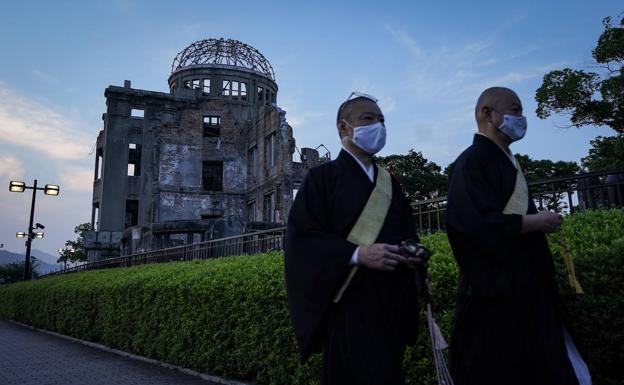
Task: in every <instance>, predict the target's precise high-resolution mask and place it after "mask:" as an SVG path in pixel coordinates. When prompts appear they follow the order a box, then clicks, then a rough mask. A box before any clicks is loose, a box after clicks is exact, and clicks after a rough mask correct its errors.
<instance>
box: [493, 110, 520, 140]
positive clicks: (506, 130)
mask: <svg viewBox="0 0 624 385" xmlns="http://www.w3.org/2000/svg"><path fill="white" fill-rule="evenodd" d="M498 129H499V130H500V131H501V132H502V133H503V134H505V135H507V136H508V137H509V138H510V139H511V140H512V141H513V142H515V141H516V140H520V139H522V138H524V135H526V131H527V119H526V117H524V116H515V115H508V114H504V115H503V123H501V125H500V126H498Z"/></svg>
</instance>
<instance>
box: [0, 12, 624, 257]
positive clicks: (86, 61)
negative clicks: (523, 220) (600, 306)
mask: <svg viewBox="0 0 624 385" xmlns="http://www.w3.org/2000/svg"><path fill="white" fill-rule="evenodd" d="M622 11H624V7H622V6H621V4H619V5H618V2H616V1H605V0H597V1H592V2H591V3H588V2H587V1H522V2H494V1H472V2H459V1H456V2H451V1H437V2H419V1H403V2H401V1H394V2H391V1H386V2H381V1H377V2H371V1H357V2H355V1H353V2H345V1H334V2H323V1H314V2H310V1H307V2H303V1H302V2H297V1H283V2H277V1H276V2H272V1H264V2H259V1H254V2H246V1H236V2H225V1H221V2H216V1H177V2H172V1H139V0H136V1H135V0H115V1H55V2H50V1H21V2H6V3H5V4H3V6H2V12H1V13H0V47H2V48H1V49H2V55H1V60H0V183H1V184H3V185H7V184H8V182H9V180H11V179H20V180H25V181H27V182H28V183H32V180H33V179H35V178H36V179H38V180H39V183H43V184H45V183H56V184H60V185H61V195H60V196H59V197H57V198H52V197H48V196H43V195H40V196H39V198H38V199H37V210H36V217H35V220H36V221H38V222H41V223H43V224H45V225H46V226H47V228H46V237H45V238H44V239H43V240H36V241H34V247H35V248H39V249H42V250H45V251H47V252H50V253H54V252H55V250H56V249H57V248H58V247H61V246H62V245H63V243H64V241H65V240H66V239H70V238H73V228H74V226H75V225H76V224H79V223H82V222H88V221H89V220H90V213H91V209H90V202H91V185H92V179H93V168H94V158H93V155H92V154H90V152H91V151H92V149H93V146H94V144H95V139H96V136H97V134H98V132H99V131H100V129H101V128H102V120H101V116H102V113H103V112H104V111H105V108H106V106H105V99H104V89H105V88H106V87H107V86H108V85H111V84H112V85H123V81H124V80H125V79H129V80H131V81H132V86H133V87H134V88H140V89H147V90H155V91H163V92H167V91H168V89H167V77H168V76H169V73H170V71H171V63H172V61H173V58H174V56H175V55H176V54H177V53H178V52H179V51H181V50H182V49H183V48H184V47H186V46H187V45H189V44H190V43H192V42H194V41H196V40H200V39H204V38H211V37H225V38H234V39H238V40H241V41H243V42H245V43H247V44H250V45H252V46H254V47H255V48H257V49H259V50H260V51H261V52H262V53H263V54H264V55H265V56H266V57H267V59H268V60H269V61H270V62H271V63H272V65H273V67H274V69H275V72H276V77H277V83H278V85H279V92H278V99H277V101H278V105H279V106H280V107H282V108H283V109H285V110H286V111H287V119H288V121H289V122H290V124H291V125H292V126H293V130H294V135H295V138H296V141H297V145H298V147H316V146H318V145H319V144H324V145H325V146H327V147H328V148H329V149H330V151H331V153H332V155H333V156H335V155H336V154H337V152H338V150H339V142H338V137H337V135H336V131H335V111H336V109H337V106H338V105H339V104H340V102H342V101H343V100H344V99H345V98H346V97H347V96H348V95H349V93H350V92H351V91H353V90H359V91H364V92H368V93H371V94H373V95H376V96H377V97H378V98H379V99H380V105H381V107H382V109H383V111H384V113H385V115H386V123H387V127H388V135H389V136H388V142H387V145H386V148H385V149H384V150H383V151H382V153H381V155H388V154H396V153H401V154H402V153H406V152H407V151H408V150H409V149H412V148H413V149H415V150H417V151H422V153H423V154H424V156H425V157H426V158H428V159H430V160H433V161H435V162H436V163H438V164H440V165H441V166H442V167H444V166H446V165H447V164H448V163H449V162H451V161H452V160H453V159H454V158H455V157H456V156H457V155H458V154H459V153H460V152H461V150H462V149H463V148H465V147H466V146H467V145H468V144H469V143H470V142H471V140H472V133H473V132H474V131H475V124H474V118H473V116H472V114H473V112H472V111H473V108H474V103H475V101H476V99H477V97H478V96H479V93H480V92H481V91H482V90H483V89H485V88H486V87H488V86H492V85H500V86H507V87H511V88H513V89H515V90H516V91H517V92H518V94H519V96H520V98H521V99H522V101H523V103H524V108H525V115H526V116H527V118H528V121H529V131H528V134H527V137H526V138H525V139H524V140H522V141H521V142H519V143H517V144H514V145H513V147H512V149H513V150H514V151H516V152H521V153H525V154H529V155H530V156H531V157H533V158H537V159H553V160H571V161H579V160H580V158H581V157H583V156H585V155H586V154H587V150H588V148H589V141H590V140H591V139H593V138H594V137H596V136H597V135H612V134H613V132H612V131H611V130H610V129H608V128H604V127H587V128H583V129H575V128H570V129H565V128H560V127H558V126H562V125H565V124H566V123H567V121H566V119H565V117H562V116H558V117H553V118H551V119H548V120H539V119H538V118H537V117H536V116H535V102H534V95H535V90H536V89H537V88H538V87H539V85H540V84H541V79H542V77H543V76H544V74H545V73H547V72H548V71H550V70H551V69H557V68H563V67H566V66H567V67H572V68H589V67H590V66H591V63H592V60H591V50H592V48H593V47H594V45H595V43H596V40H597V38H598V36H599V34H600V33H601V31H602V24H601V21H602V19H603V17H605V16H609V15H611V16H616V17H617V16H618V15H620V14H621V12H622ZM29 204H30V196H29V195H28V194H16V193H9V192H8V189H7V188H6V187H5V188H2V189H0V243H4V244H5V249H8V250H11V251H20V252H21V251H23V250H24V247H23V240H18V239H16V238H15V232H16V231H20V230H24V231H25V230H26V227H27V225H28V222H27V221H28V210H29Z"/></svg>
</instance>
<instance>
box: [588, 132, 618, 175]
mask: <svg viewBox="0 0 624 385" xmlns="http://www.w3.org/2000/svg"><path fill="white" fill-rule="evenodd" d="M590 143H591V145H592V148H590V149H589V154H588V155H587V156H586V157H585V158H583V159H581V161H582V163H583V167H584V168H585V169H587V170H588V171H602V170H613V169H616V168H624V134H619V135H615V136H608V137H605V136H599V137H597V138H596V139H594V140H592V141H591V142H590Z"/></svg>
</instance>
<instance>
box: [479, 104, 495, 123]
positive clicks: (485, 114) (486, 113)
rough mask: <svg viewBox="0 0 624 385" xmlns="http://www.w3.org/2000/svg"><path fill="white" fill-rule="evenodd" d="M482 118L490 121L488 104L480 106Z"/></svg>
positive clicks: (490, 112)
mask: <svg viewBox="0 0 624 385" xmlns="http://www.w3.org/2000/svg"><path fill="white" fill-rule="evenodd" d="M479 113H480V114H481V117H482V118H483V120H485V121H487V122H492V109H491V108H490V107H488V106H483V107H481V111H479Z"/></svg>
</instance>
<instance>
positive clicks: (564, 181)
mask: <svg viewBox="0 0 624 385" xmlns="http://www.w3.org/2000/svg"><path fill="white" fill-rule="evenodd" d="M527 184H528V186H529V190H530V191H531V195H532V196H533V200H534V201H535V205H536V206H537V207H538V208H539V209H547V210H555V211H557V212H563V213H571V212H573V211H579V210H587V209H593V208H608V207H623V206H624V168H620V169H615V170H607V171H597V172H588V173H581V174H575V175H570V176H565V177H558V178H550V179H539V180H533V181H529V182H527ZM412 208H413V210H414V216H415V218H416V225H417V226H418V229H419V230H420V231H421V232H434V231H439V230H444V228H445V222H446V197H440V198H435V199H427V200H423V201H418V202H414V203H412Z"/></svg>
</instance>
